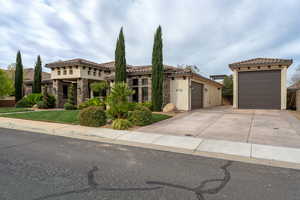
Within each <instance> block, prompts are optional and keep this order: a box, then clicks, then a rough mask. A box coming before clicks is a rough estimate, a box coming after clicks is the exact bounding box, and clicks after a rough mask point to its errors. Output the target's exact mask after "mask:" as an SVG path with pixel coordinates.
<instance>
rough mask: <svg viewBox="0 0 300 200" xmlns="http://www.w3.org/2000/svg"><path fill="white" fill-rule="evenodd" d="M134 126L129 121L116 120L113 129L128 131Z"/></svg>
mask: <svg viewBox="0 0 300 200" xmlns="http://www.w3.org/2000/svg"><path fill="white" fill-rule="evenodd" d="M131 126H132V123H131V122H130V121H129V120H128V119H115V120H114V121H113V123H112V128H113V129H117V130H126V129H128V128H130V127H131Z"/></svg>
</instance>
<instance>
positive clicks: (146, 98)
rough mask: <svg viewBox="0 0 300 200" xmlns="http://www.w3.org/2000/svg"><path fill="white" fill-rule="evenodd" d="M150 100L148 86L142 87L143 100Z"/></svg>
mask: <svg viewBox="0 0 300 200" xmlns="http://www.w3.org/2000/svg"><path fill="white" fill-rule="evenodd" d="M146 101H148V87H142V102H146Z"/></svg>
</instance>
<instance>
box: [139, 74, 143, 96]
mask: <svg viewBox="0 0 300 200" xmlns="http://www.w3.org/2000/svg"><path fill="white" fill-rule="evenodd" d="M138 80H139V84H138V90H139V102H142V101H143V94H142V92H143V91H142V79H141V78H139V79H138Z"/></svg>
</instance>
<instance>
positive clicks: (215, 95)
mask: <svg viewBox="0 0 300 200" xmlns="http://www.w3.org/2000/svg"><path fill="white" fill-rule="evenodd" d="M191 81H193V82H197V83H202V84H203V85H204V87H203V107H204V108H208V107H212V106H219V105H221V104H222V88H220V87H217V86H216V85H213V84H209V83H207V82H204V81H200V80H195V79H191ZM218 88H219V89H218ZM190 101H191V98H190ZM190 105H191V104H190Z"/></svg>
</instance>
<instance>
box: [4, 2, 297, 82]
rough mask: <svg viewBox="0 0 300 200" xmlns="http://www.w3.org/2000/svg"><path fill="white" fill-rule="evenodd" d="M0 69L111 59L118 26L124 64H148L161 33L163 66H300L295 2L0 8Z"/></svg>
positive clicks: (207, 71) (211, 69)
mask: <svg viewBox="0 0 300 200" xmlns="http://www.w3.org/2000/svg"><path fill="white" fill-rule="evenodd" d="M0 8H1V9H0V66H1V67H2V68H5V67H6V66H8V65H9V64H11V63H14V62H15V57H16V53H17V51H18V50H20V51H21V53H22V59H23V64H24V66H26V67H33V66H34V63H35V60H36V56H37V55H38V54H39V55H41V57H42V60H43V63H44V64H45V63H49V62H54V61H57V60H67V59H73V58H84V59H88V60H91V61H94V62H97V63H103V62H109V61H112V60H113V59H114V51H115V45H116V40H117V36H118V34H119V31H120V28H121V27H122V26H123V29H124V34H125V45H126V59H127V63H128V64H132V65H144V64H151V54H152V46H153V38H154V33H155V30H156V28H157V27H158V26H159V25H161V26H162V32H163V54H164V64H169V65H174V66H178V65H196V66H197V67H198V68H199V69H200V73H201V74H202V75H205V76H208V75H211V74H230V73H231V71H230V69H229V68H228V64H229V63H233V62H238V61H242V60H246V59H252V58H256V57H271V58H287V59H293V60H294V63H293V65H292V66H291V67H290V69H289V72H288V76H289V78H290V77H291V76H292V74H293V73H294V71H295V70H296V68H297V67H298V66H299V65H300V20H299V10H300V1H299V0H284V1H283V0H239V1H237V0H222V1H220V0H0Z"/></svg>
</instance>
